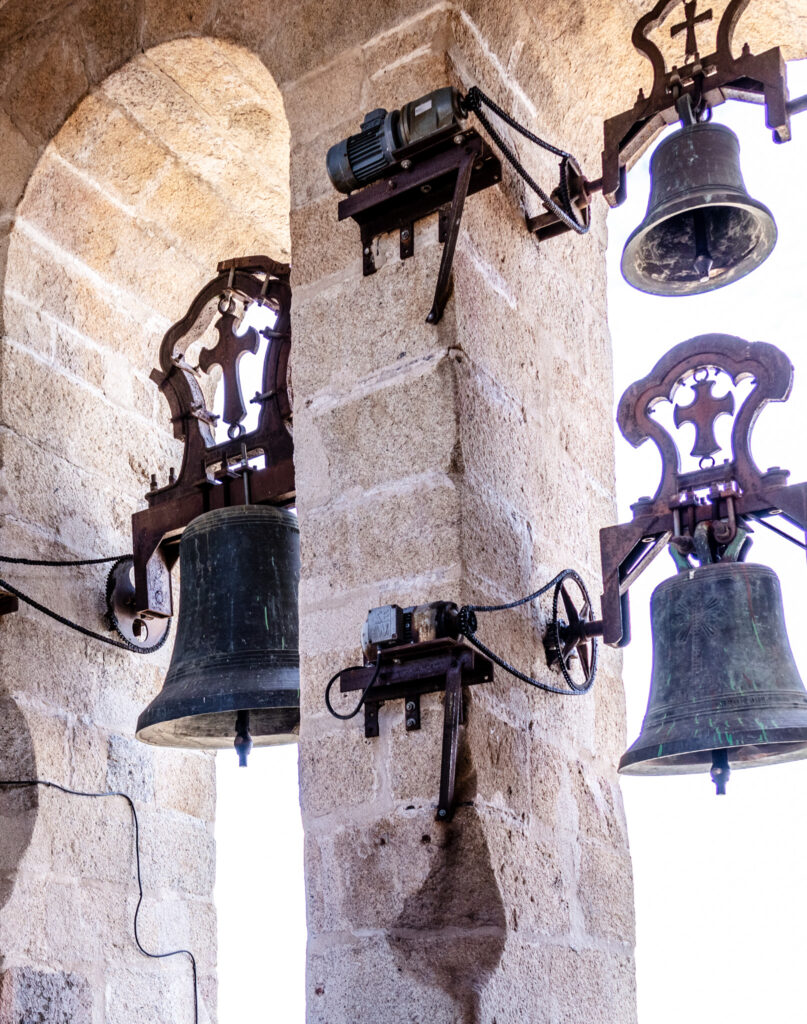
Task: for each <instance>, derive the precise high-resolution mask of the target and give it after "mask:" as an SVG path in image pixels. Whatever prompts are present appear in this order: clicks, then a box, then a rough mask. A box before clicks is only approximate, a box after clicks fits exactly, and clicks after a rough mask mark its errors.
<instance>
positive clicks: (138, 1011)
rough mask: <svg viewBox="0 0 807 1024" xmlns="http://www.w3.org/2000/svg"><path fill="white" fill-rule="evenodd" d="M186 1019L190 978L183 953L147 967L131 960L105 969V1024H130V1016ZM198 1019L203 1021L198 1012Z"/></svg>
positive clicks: (162, 1021)
mask: <svg viewBox="0 0 807 1024" xmlns="http://www.w3.org/2000/svg"><path fill="white" fill-rule="evenodd" d="M186 1019H187V1020H189V1021H191V1020H193V978H192V975H191V967H190V963H189V962H188V958H187V957H185V956H177V957H173V958H172V959H171V960H170V961H165V960H161V961H158V962H157V963H155V964H153V965H151V966H150V967H149V968H148V969H146V968H144V967H143V966H141V964H140V963H138V962H137V961H132V962H131V963H130V964H128V965H125V966H124V965H121V966H120V967H116V968H114V969H112V970H110V971H109V972H108V973H107V978H106V986H105V992H104V1021H105V1024H130V1022H131V1021H132V1020H148V1021H153V1022H154V1024H172V1022H175V1021H184V1020H186ZM208 1019H210V1018H208ZM199 1021H200V1024H204V1022H205V1017H204V1016H203V1015H201V1014H200V1017H199Z"/></svg>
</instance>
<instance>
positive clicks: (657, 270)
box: [622, 123, 777, 295]
mask: <svg viewBox="0 0 807 1024" xmlns="http://www.w3.org/2000/svg"><path fill="white" fill-rule="evenodd" d="M650 181H651V186H650V202H649V204H648V207H647V213H646V214H645V219H644V220H643V221H642V223H641V224H640V225H639V227H638V228H636V230H635V231H634V232H633V234H632V235H631V236H630V238H629V239H628V241H627V242H626V243H625V248H624V250H623V252H622V274H623V276H624V278H625V280H626V281H627V282H628V284H632V285H633V287H634V288H638V289H639V290H640V291H643V292H650V293H652V294H654V295H696V294H698V293H700V292H708V291H712V290H713V289H714V288H722V286H723V285H726V284H730V283H731V282H732V281H736V280H737V279H738V278H740V277H744V276H745V274H750V273H751V271H752V270H754V269H755V268H756V267H758V266H759V265H760V263H762V262H763V260H765V259H767V257H768V256H769V255H770V253H771V251H772V250H773V247H774V245H775V244H776V236H777V232H776V222H775V221H774V219H773V215H772V214H771V212H770V210H769V209H768V208H767V207H766V206H763V205H762V203H759V202H757V200H756V199H752V198H751V197H750V196H749V195H748V193H747V192H746V189H745V184H744V182H743V176H742V173H741V171H740V143H739V141H738V139H737V136H736V135H735V134H734V132H733V131H731V129H730V128H726V127H725V125H722V124H710V123H706V124H691V125H686V126H685V127H683V128H681V129H680V130H679V131H677V132H676V133H675V134H674V135H671V136H670V137H669V138H667V139H665V140H664V141H663V142H662V143H661V144H660V145H659V147H658V148H657V149H656V151H655V153H654V154H653V158H652V160H651V161H650Z"/></svg>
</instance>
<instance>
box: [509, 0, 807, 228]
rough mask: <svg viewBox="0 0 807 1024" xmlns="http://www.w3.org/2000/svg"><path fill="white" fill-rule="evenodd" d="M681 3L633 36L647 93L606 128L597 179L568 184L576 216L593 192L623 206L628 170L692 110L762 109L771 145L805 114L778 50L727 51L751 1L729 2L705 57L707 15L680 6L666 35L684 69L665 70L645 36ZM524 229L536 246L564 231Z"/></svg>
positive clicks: (671, 0)
mask: <svg viewBox="0 0 807 1024" xmlns="http://www.w3.org/2000/svg"><path fill="white" fill-rule="evenodd" d="M681 2H682V0H658V3H656V5H655V6H654V7H653V9H652V10H651V11H649V12H648V13H647V14H645V15H643V16H642V17H641V18H640V19H639V20H638V21H637V23H636V25H635V27H634V29H633V34H632V37H631V40H632V43H633V46H634V47H635V48H636V49H637V50H638V51H639V53H641V54H642V56H644V57H646V58H647V60H648V61H650V64H651V66H652V69H653V85H652V87H651V90H650V94H649V95H647V96H646V95H645V93H644V91H643V90H642V89H639V93H638V96H637V98H636V102H635V103H634V104H633V106H632V107H631V108H630V109H628V110H625V111H623V112H622V113H621V114H616V115H615V116H614V117H610V118H608V119H607V120H606V121H605V123H604V125H603V151H602V177H601V178H598V179H597V180H595V181H589V180H588V179H587V178H586V177H585V175H583V174H579V175H575V176H574V177H573V178H572V179H571V180H570V181H569V182H568V183H567V188H568V189H569V191H570V194H571V196H572V198H573V199H574V201H575V203H576V205H578V206H580V207H581V208H583V207H587V206H588V205H589V204H590V202H591V197H592V196H593V195H594V194H595V193H596V192H602V194H603V196H604V197H605V199H606V201H607V203H608V205H609V206H612V207H615V206H620V205H621V204H622V203H623V202H624V201H625V199H626V198H627V194H628V193H627V174H628V171H629V170H630V168H631V167H633V165H634V164H635V163H636V162H637V160H638V159H639V158H640V157H641V156H642V154H643V153H644V152H645V151H646V150H647V149H648V148H649V147H650V146H651V145H652V144H653V142H654V141H655V140H656V138H657V137H658V136H659V135H660V134H661V132H663V131H664V129H665V128H667V127H668V126H669V125H672V124H675V123H676V121H679V120H680V121H682V123H687V121H688V119H689V117H690V116H691V114H690V111H691V110H693V109H695V110H704V109H706V108H709V109H711V108H713V107H717V106H719V105H720V104H722V103H725V102H726V101H727V100H741V101H743V102H745V103H755V104H762V105H764V107H765V122H766V125H767V127H768V128H769V129H770V130H771V132H772V134H773V140H774V142H777V143H781V142H788V141H789V140H790V138H791V129H790V118H791V117H792V116H793V115H794V114H798V113H801V112H802V111H805V110H807V96H801V97H799V98H797V99H793V100H791V99H789V98H788V89H787V70H786V65H785V59H784V56H783V54H782V51H781V48H780V47H778V46H775V47H772V48H771V49H769V50H766V51H765V52H764V53H760V54H753V53H751V50H750V47H749V46H748V44H747V43H746V44H745V45H744V46H743V47H742V50H741V52H740V55H739V56H737V57H735V56H734V54H733V49H732V47H733V40H734V36H735V33H736V30H737V25H738V23H739V20H740V18H741V17H742V15H743V13H744V12H745V9H746V8H747V7H748V4H749V2H750V0H730V2H729V4H728V6H727V7H726V9H725V11H724V12H723V16H722V18H721V20H720V23H719V25H718V29H717V39H716V46H715V49H714V51H713V52H712V53H709V54H706V55H705V56H701V54H700V52H699V50H698V45H697V26H698V24H699V23H701V22H702V21H706V20H712V19H711V15H712V12H711V10H707V11H704V12H703V13H702V14H700V15H696V14H695V11H696V9H697V8H696V6H695V5H694V4H693V3H686V2H685V3H684V9H685V21H684V22H683V23H682V24H681V25H675V26H673V30H672V33H671V34H673V35H677V34H679V33H680V32H683V31H686V37H685V45H684V63H683V64H681V65H680V66H678V65H673V66H672V67H668V66H667V61H666V60H665V57H664V54H663V53H662V52H661V50H660V49H659V47H658V46H657V45H656V44H655V43H654V42H653V40H652V39H651V38H650V33H651V32H653V31H654V30H656V29H658V28H660V27H661V26H662V25H663V24H664V23H665V22H666V21H667V19H668V18H669V16H670V15H671V14H672V12H673V11H674V10H675V8H676V7H679V6H680V4H681ZM527 228H528V229H529V230H530V231H532V232H534V233H535V234H536V235H537V236H538V238H539V239H544V238H551V237H553V236H554V235H557V234H561V233H562V232H564V231H567V230H569V229H568V228H567V227H566V225H564V224H563V223H561V222H560V221H559V219H558V218H557V217H556V216H555V214H554V213H551V212H547V213H542V214H539V215H538V216H536V217H529V218H528V219H527Z"/></svg>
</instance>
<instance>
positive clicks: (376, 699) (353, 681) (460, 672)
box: [340, 639, 493, 822]
mask: <svg viewBox="0 0 807 1024" xmlns="http://www.w3.org/2000/svg"><path fill="white" fill-rule="evenodd" d="M378 658H379V661H380V663H381V664H380V669H379V671H378V676H377V678H376V681H375V682H374V683H373V685H372V686H371V687H370V689H369V690H368V692H367V696H366V698H365V701H364V735H365V736H367V737H375V736H378V735H379V726H378V709H379V708H380V706H381V705H382V704H383V703H385V702H386V701H390V700H403V701H404V708H405V719H406V729H407V731H409V732H412V731H414V730H417V729H419V728H420V697H421V695H422V694H424V693H437V692H439V691H441V690H444V691H445V698H444V711H443V749H442V758H441V766H440V796H439V801H438V804H437V820H438V821H446V822H447V821H451V818H452V817H453V815H454V785H455V780H456V774H457V748H458V744H459V727H460V726H461V725H462V724H463V722H464V720H465V718H464V712H463V701H462V687H463V686H469V685H472V684H475V683H489V682H490V681H491V680H492V679H493V664H492V662H491V661H489V659H488V658H485V657H483V656H482V655H481V654H479V653H478V652H477V651H475V650H474V649H473V648H471V647H469V646H468V645H467V644H464V643H462V642H461V641H456V640H450V639H439V640H427V641H424V642H423V643H417V644H404V645H402V646H400V647H385V648H379V651H378ZM375 671H376V665H374V664H370V665H365V666H364V667H363V668H359V669H355V670H353V671H351V672H345V673H344V675H343V676H342V678H341V682H340V687H341V691H342V693H347V692H349V691H353V690H364V689H365V688H366V687H367V685H368V683H369V682H370V680H371V679H372V678H373V675H374V674H375Z"/></svg>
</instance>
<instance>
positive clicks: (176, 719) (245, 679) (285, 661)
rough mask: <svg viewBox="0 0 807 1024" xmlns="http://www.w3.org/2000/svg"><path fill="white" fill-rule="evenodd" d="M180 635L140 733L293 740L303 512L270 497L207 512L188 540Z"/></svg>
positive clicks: (223, 740)
mask: <svg viewBox="0 0 807 1024" xmlns="http://www.w3.org/2000/svg"><path fill="white" fill-rule="evenodd" d="M179 557H180V573H181V583H180V607H179V621H178V624H177V636H176V643H175V645H174V653H173V657H172V659H171V666H170V668H169V669H168V674H167V675H166V677H165V683H164V685H163V689H162V691H161V692H160V693H159V694H158V696H157V697H156V698H155V699H154V700H153V701H152V702H151V704H149V706H148V707H147V708H146V709H145V711H144V712H143V713H142V714H141V715H140V717H139V719H138V721H137V738H138V739H140V740H143V741H144V742H145V743H152V744H155V745H157V746H164V747H196V748H203V749H213V748H216V747H232V746H233V745H234V746H235V748H236V751H237V752H238V755H239V761H240V763H241V765H242V766H243V765H246V759H247V755H248V754H249V751H250V750H251V749H252V746H253V744H254V745H255V746H267V745H272V744H281V743H293V742H296V740H297V732H298V728H299V721H300V668H299V664H300V656H299V651H298V612H297V590H298V584H299V577H300V542H299V530H298V526H297V517H296V516H295V515H294V514H293V513H292V512H288V511H285V510H284V509H279V508H274V507H269V506H265V505H240V506H235V507H232V508H225V509H220V510H217V511H214V512H207V513H205V514H204V515H201V516H199V517H198V518H197V519H195V520H194V521H193V522H192V523H191V524H190V526H188V528H187V529H186V530H185V532H184V534H183V535H182V540H181V542H180V556H179Z"/></svg>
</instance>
